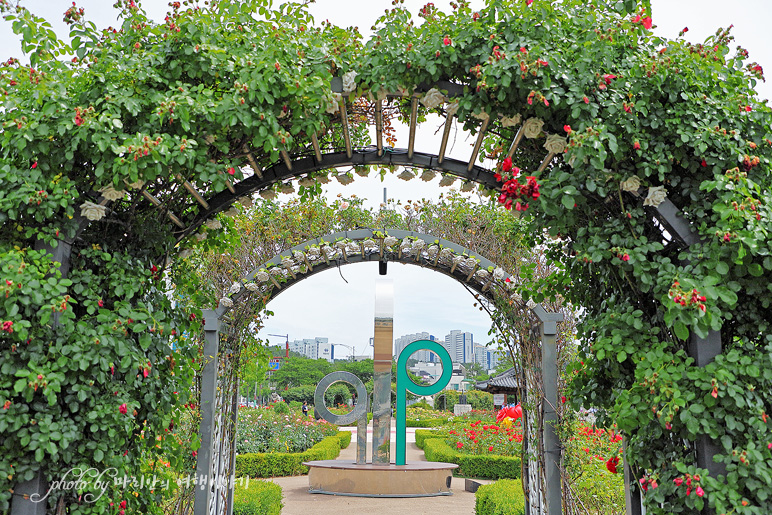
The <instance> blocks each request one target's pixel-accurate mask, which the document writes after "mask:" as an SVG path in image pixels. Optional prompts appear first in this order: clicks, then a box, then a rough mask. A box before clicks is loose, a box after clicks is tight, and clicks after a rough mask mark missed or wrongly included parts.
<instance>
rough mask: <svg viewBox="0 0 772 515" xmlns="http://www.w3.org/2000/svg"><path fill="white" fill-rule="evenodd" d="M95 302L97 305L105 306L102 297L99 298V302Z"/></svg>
mask: <svg viewBox="0 0 772 515" xmlns="http://www.w3.org/2000/svg"><path fill="white" fill-rule="evenodd" d="M97 304H98V305H99V307H100V308H103V307H105V303H104V301H103V300H102V299H99V302H97Z"/></svg>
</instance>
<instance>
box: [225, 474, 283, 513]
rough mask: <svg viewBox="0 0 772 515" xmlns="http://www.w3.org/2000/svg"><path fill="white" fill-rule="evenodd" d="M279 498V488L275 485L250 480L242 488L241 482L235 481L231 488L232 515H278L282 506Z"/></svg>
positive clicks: (280, 495)
mask: <svg viewBox="0 0 772 515" xmlns="http://www.w3.org/2000/svg"><path fill="white" fill-rule="evenodd" d="M244 483H246V481H244ZM281 498H282V493H281V487H280V486H279V485H277V484H276V483H271V482H270V481H259V480H256V479H254V480H252V479H250V480H249V483H248V484H247V485H246V486H243V485H242V481H237V482H236V485H235V487H234V488H233V515H279V514H280V513H281V509H282V506H284V504H282V502H281Z"/></svg>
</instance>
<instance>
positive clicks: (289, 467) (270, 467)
mask: <svg viewBox="0 0 772 515" xmlns="http://www.w3.org/2000/svg"><path fill="white" fill-rule="evenodd" d="M350 443H351V433H350V432H349V431H340V432H339V433H337V434H336V435H334V436H328V437H327V438H325V439H324V440H322V441H321V442H319V443H317V444H316V445H314V446H313V447H311V448H310V449H308V450H307V451H303V452H297V453H287V452H270V453H247V454H240V455H238V456H236V469H235V474H236V476H237V477H241V476H249V477H284V476H299V475H302V474H307V473H308V467H306V466H305V465H303V462H304V461H314V460H334V459H335V458H337V457H338V455H339V454H340V450H341V449H345V448H346V447H348V445H349V444H350Z"/></svg>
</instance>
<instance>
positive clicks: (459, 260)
mask: <svg viewBox="0 0 772 515" xmlns="http://www.w3.org/2000/svg"><path fill="white" fill-rule="evenodd" d="M463 262H464V256H456V257H454V258H453V264H454V265H457V266H458V265H460V264H462V263H463Z"/></svg>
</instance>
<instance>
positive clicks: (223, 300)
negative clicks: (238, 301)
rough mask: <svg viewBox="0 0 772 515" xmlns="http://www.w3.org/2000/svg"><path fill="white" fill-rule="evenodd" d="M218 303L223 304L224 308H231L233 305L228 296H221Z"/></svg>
mask: <svg viewBox="0 0 772 515" xmlns="http://www.w3.org/2000/svg"><path fill="white" fill-rule="evenodd" d="M220 304H221V305H222V306H225V307H226V308H232V307H233V301H232V300H231V299H229V298H228V297H223V298H221V299H220Z"/></svg>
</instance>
